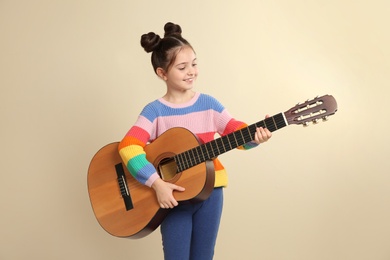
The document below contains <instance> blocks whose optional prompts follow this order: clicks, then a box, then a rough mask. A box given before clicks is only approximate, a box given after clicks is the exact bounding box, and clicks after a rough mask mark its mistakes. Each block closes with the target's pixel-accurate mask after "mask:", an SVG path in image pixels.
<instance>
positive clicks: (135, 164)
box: [118, 114, 160, 187]
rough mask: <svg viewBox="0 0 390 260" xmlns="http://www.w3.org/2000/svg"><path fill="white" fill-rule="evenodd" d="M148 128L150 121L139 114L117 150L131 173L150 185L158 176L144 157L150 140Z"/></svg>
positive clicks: (149, 127) (141, 181)
mask: <svg viewBox="0 0 390 260" xmlns="http://www.w3.org/2000/svg"><path fill="white" fill-rule="evenodd" d="M149 129H152V127H151V122H150V121H148V119H147V118H145V117H144V116H142V114H141V115H140V116H139V118H138V120H137V121H136V123H135V124H134V126H133V127H131V128H130V130H129V131H128V132H127V134H126V135H125V137H124V138H123V139H122V141H121V142H120V143H119V147H118V151H119V155H120V156H121V158H122V161H123V162H124V164H125V165H126V167H127V169H128V170H129V172H130V173H131V175H133V176H134V178H135V179H136V180H138V181H139V182H140V183H142V184H144V185H147V186H149V187H150V186H152V184H153V182H154V181H155V180H156V179H158V178H160V177H159V175H158V174H157V171H156V168H155V167H154V166H153V164H151V163H150V162H149V161H148V160H147V159H146V153H145V150H144V148H145V146H146V145H147V144H148V143H149V141H150V134H151V132H150V131H151V130H149Z"/></svg>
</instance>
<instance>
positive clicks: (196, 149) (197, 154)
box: [195, 146, 202, 162]
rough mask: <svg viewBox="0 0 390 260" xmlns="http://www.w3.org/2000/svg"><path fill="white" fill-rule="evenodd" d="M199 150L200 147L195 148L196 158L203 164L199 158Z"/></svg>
mask: <svg viewBox="0 0 390 260" xmlns="http://www.w3.org/2000/svg"><path fill="white" fill-rule="evenodd" d="M198 148H199V146H198V147H196V148H195V151H196V156H197V158H198V161H199V162H201V161H202V160H201V158H200V156H199V153H198Z"/></svg>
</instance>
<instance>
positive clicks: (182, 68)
mask: <svg viewBox="0 0 390 260" xmlns="http://www.w3.org/2000/svg"><path fill="white" fill-rule="evenodd" d="M185 68H186V67H178V69H179V70H184V69H185Z"/></svg>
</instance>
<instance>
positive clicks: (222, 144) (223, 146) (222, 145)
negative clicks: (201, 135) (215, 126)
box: [215, 138, 226, 154]
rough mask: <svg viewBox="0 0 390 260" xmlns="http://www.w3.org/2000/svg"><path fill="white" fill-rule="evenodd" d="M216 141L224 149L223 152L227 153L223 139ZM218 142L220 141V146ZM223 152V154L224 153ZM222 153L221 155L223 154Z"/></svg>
mask: <svg viewBox="0 0 390 260" xmlns="http://www.w3.org/2000/svg"><path fill="white" fill-rule="evenodd" d="M215 141H216V142H217V145H218V147H222V148H223V152H226V148H225V145H224V143H223V142H222V138H218V139H217V140H215ZM218 141H219V143H220V144H218ZM223 152H221V153H223ZM221 153H220V154H221Z"/></svg>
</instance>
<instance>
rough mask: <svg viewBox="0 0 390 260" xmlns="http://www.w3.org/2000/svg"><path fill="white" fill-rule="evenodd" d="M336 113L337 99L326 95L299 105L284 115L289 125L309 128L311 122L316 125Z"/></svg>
mask: <svg viewBox="0 0 390 260" xmlns="http://www.w3.org/2000/svg"><path fill="white" fill-rule="evenodd" d="M336 111H337V102H336V99H335V98H334V97H333V96H331V95H324V96H321V97H316V98H314V99H312V100H307V101H306V102H304V103H298V104H297V105H296V106H295V107H292V108H290V109H289V110H287V111H286V112H284V115H285V117H286V119H287V122H288V124H297V125H304V126H307V125H308V124H309V122H313V123H314V124H316V123H318V121H319V120H320V119H322V120H324V121H326V120H327V118H328V117H329V116H331V115H333V114H335V113H336Z"/></svg>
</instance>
